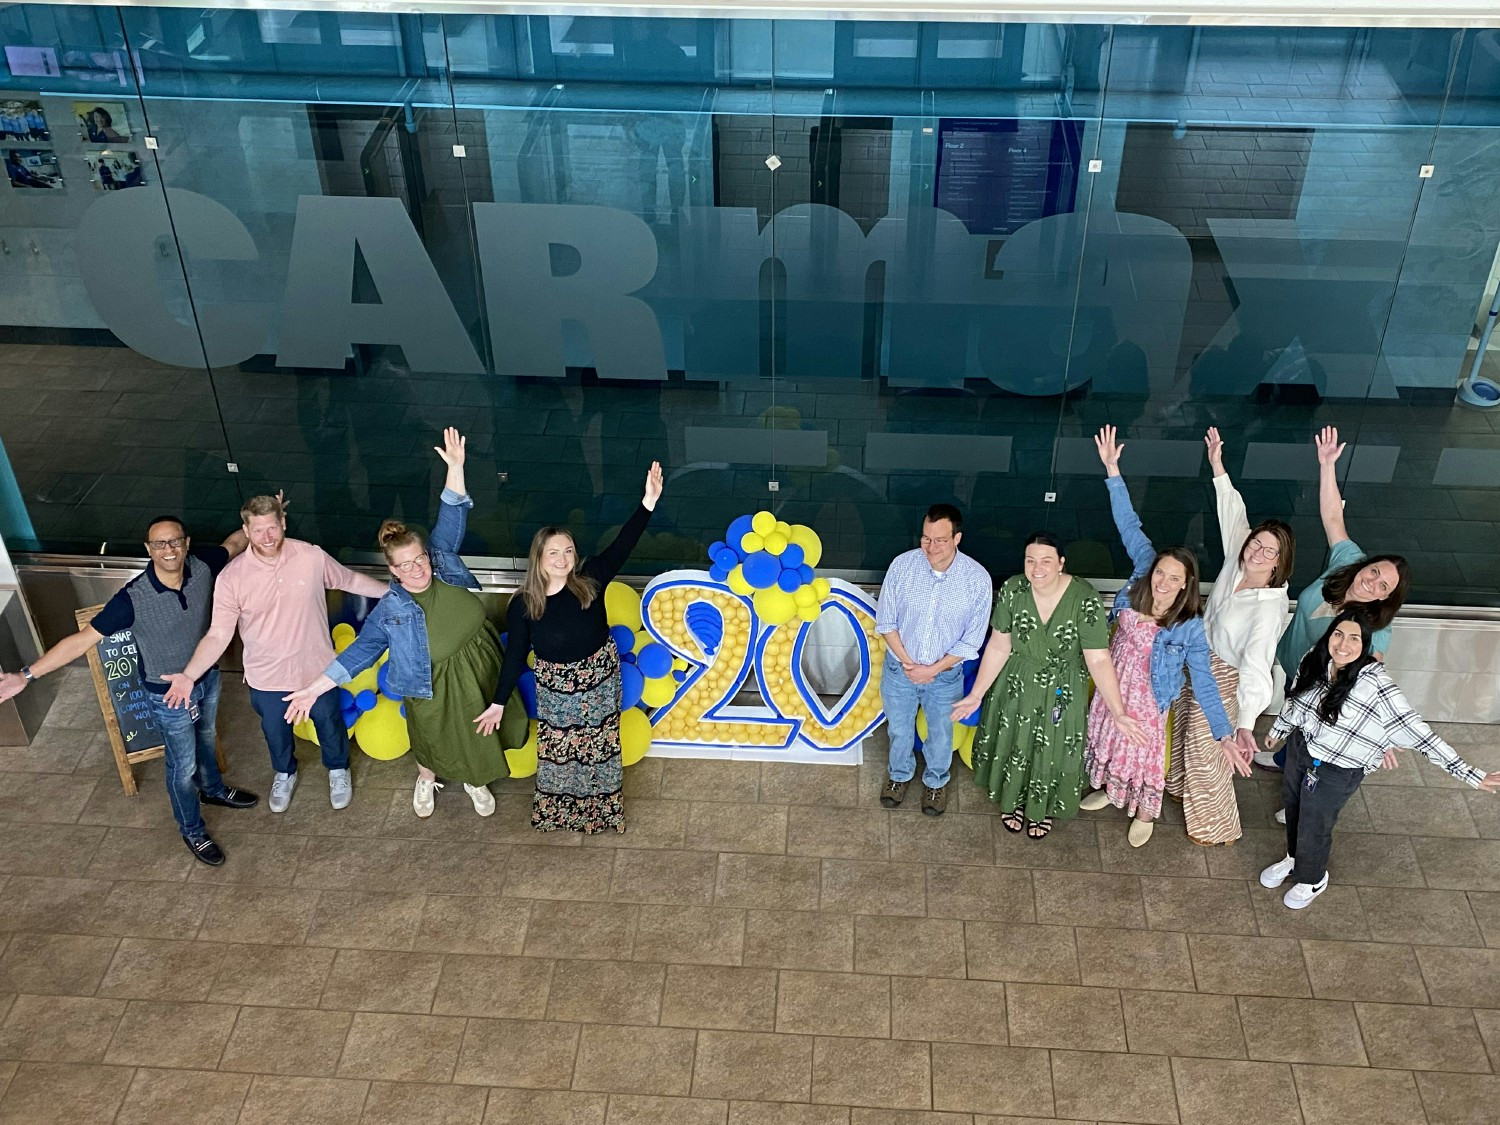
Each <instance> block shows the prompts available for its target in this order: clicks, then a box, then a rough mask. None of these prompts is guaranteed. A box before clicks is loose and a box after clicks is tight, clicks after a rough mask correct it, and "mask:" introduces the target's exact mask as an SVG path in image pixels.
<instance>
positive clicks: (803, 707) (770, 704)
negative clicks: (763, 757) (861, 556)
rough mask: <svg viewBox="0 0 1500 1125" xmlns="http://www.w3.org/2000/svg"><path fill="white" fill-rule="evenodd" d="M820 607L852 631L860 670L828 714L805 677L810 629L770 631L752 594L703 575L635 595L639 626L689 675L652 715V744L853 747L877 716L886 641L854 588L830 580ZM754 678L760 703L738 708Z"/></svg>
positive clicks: (674, 577) (660, 582) (668, 579)
mask: <svg viewBox="0 0 1500 1125" xmlns="http://www.w3.org/2000/svg"><path fill="white" fill-rule="evenodd" d="M822 605H823V607H824V610H825V612H827V611H832V612H833V615H834V616H835V617H839V618H843V619H844V620H845V621H846V622H847V623H848V625H849V626H850V630H851V631H852V633H853V635H854V647H855V654H856V657H857V663H858V672H857V673H856V675H855V679H854V683H853V684H852V685H851V686H850V688H849V689H848V690H846V691H845V692H844V693H843V696H842V698H841V699H840V700H839V701H838V702H837V703H836V704H835V705H834V706H833V707H831V708H830V707H828V706H826V705H825V704H824V703H823V701H822V699H821V698H820V697H819V695H818V693H817V692H815V691H814V690H813V689H812V687H811V686H810V685H809V684H808V682H807V679H806V676H805V674H804V671H803V655H804V650H805V649H806V647H807V646H808V644H809V643H810V640H811V636H812V633H813V631H814V628H815V623H813V622H808V621H803V620H800V619H793V620H791V621H788V622H786V623H784V624H779V625H774V626H773V625H768V624H766V623H765V622H763V621H762V620H761V619H760V617H759V616H758V615H757V614H756V612H755V609H754V603H753V600H752V598H751V597H748V596H744V595H741V594H737V593H735V592H734V591H733V590H732V589H730V588H729V586H728V585H727V584H724V583H720V582H715V581H714V580H713V579H712V578H711V577H710V576H709V575H708V574H706V573H704V572H701V571H673V572H671V573H668V574H663V575H661V576H660V577H658V578H656V579H655V580H654V581H653V582H652V583H651V584H650V585H649V586H647V587H646V591H645V593H644V594H643V595H642V598H641V615H642V619H643V622H644V625H645V628H646V630H647V631H648V632H649V633H650V634H651V635H652V636H653V637H655V638H656V639H657V640H658V641H660V642H661V643H662V644H664V645H666V646H667V647H668V648H669V649H671V651H672V653H673V655H674V656H679V657H681V658H683V659H685V660H686V661H687V662H688V664H689V668H688V671H687V673H686V676H685V679H684V682H683V684H682V687H681V688H680V689H679V690H678V692H677V694H676V696H675V697H674V698H673V699H672V700H671V702H669V703H667V704H666V705H664V706H662V707H659V708H657V710H656V711H655V712H654V714H653V715H652V718H651V722H652V726H653V729H654V736H653V737H654V740H655V741H656V742H659V743H669V744H670V743H677V744H680V745H687V746H695V747H709V746H724V747H730V746H738V747H750V748H758V749H763V750H767V751H771V750H781V751H789V750H794V749H796V748H798V747H803V748H807V749H812V750H816V751H820V752H827V751H841V750H848V749H850V748H851V747H854V746H857V745H858V744H859V743H860V742H861V741H862V740H863V739H864V738H865V737H866V736H867V735H869V734H870V732H871V731H873V730H874V729H875V728H876V727H877V726H879V725H880V723H881V722H882V721H883V720H884V718H885V716H884V714H883V712H882V710H881V704H880V680H879V672H878V669H879V668H880V666H881V661H882V660H883V658H884V654H885V642H884V641H883V640H882V639H881V637H880V635H879V634H878V633H876V632H875V606H874V604H873V603H872V602H871V601H870V599H869V597H868V596H867V595H866V594H865V593H864V592H863V591H862V590H860V589H859V588H858V587H857V586H853V585H850V584H849V583H847V582H834V583H832V584H831V589H830V590H829V593H828V596H827V597H826V598H824V599H823V601H822ZM752 671H753V672H754V674H755V679H756V683H757V686H758V687H759V689H760V692H759V694H760V697H761V698H760V700H754V701H750V702H744V703H740V702H736V697H737V696H738V695H739V694H740V692H741V690H742V689H743V688H744V687H745V684H746V681H747V679H748V678H749V676H750V674H751V672H752ZM778 756H780V755H778Z"/></svg>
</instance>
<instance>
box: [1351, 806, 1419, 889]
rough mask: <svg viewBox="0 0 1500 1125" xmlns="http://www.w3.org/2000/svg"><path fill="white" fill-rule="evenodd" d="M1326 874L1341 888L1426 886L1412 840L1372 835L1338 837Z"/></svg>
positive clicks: (1401, 837)
mask: <svg viewBox="0 0 1500 1125" xmlns="http://www.w3.org/2000/svg"><path fill="white" fill-rule="evenodd" d="M1402 792H1411V790H1410V789H1405V790H1402ZM1329 870H1330V871H1331V872H1332V873H1333V881H1334V882H1336V883H1338V884H1339V885H1340V886H1357V887H1421V886H1423V885H1425V882H1426V880H1424V879H1423V877H1422V866H1421V864H1420V863H1418V862H1417V852H1416V849H1415V848H1413V847H1412V843H1411V840H1409V839H1408V838H1407V837H1405V836H1387V835H1383V834H1380V833H1374V832H1339V833H1337V834H1336V835H1335V836H1334V847H1333V855H1332V856H1331V857H1330V859H1329Z"/></svg>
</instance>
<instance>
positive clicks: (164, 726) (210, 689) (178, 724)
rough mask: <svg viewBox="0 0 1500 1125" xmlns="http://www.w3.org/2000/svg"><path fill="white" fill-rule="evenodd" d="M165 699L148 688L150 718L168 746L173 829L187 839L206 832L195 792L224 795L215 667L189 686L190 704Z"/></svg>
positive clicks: (169, 793) (169, 792)
mask: <svg viewBox="0 0 1500 1125" xmlns="http://www.w3.org/2000/svg"><path fill="white" fill-rule="evenodd" d="M164 700H165V697H164V696H160V695H156V694H153V693H151V692H147V693H146V701H147V703H148V705H149V706H150V708H151V720H152V722H154V723H155V724H156V726H157V728H158V729H159V730H160V731H161V738H162V744H163V745H164V746H165V747H166V757H167V799H168V800H170V801H171V802H172V817H173V819H175V820H176V821H177V830H178V831H179V832H181V833H182V834H183V835H184V836H186V837H187V838H188V839H189V840H198V839H201V838H202V837H204V836H206V835H208V828H207V826H205V825H204V823H203V811H202V808H201V807H200V806H199V804H198V794H199V793H207V794H208V795H209V796H210V797H222V796H223V795H224V778H223V776H222V775H221V774H220V773H219V757H218V738H217V736H216V735H215V732H214V724H215V723H216V722H217V721H218V717H219V670H218V669H217V668H210V669H209V670H208V673H207V674H206V675H205V676H204V677H203V678H202V679H201V680H199V681H198V682H197V684H195V685H194V686H193V694H192V697H191V701H190V702H189V704H188V706H186V707H175V708H174V707H168V706H167V705H166V703H165V702H164Z"/></svg>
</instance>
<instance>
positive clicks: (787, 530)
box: [776, 520, 792, 539]
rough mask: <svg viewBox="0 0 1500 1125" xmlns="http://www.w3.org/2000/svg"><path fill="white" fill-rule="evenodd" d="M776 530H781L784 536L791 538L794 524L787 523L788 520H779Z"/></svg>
mask: <svg viewBox="0 0 1500 1125" xmlns="http://www.w3.org/2000/svg"><path fill="white" fill-rule="evenodd" d="M776 530H777V531H779V532H780V533H781V534H782V536H783V537H784V538H786V539H791V537H792V525H791V524H789V523H787V522H786V520H777V521H776Z"/></svg>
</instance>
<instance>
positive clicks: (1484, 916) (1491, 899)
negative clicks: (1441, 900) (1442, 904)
mask: <svg viewBox="0 0 1500 1125" xmlns="http://www.w3.org/2000/svg"><path fill="white" fill-rule="evenodd" d="M1466 897H1467V898H1468V900H1469V909H1470V910H1472V911H1473V912H1474V921H1476V922H1478V923H1479V932H1480V934H1482V935H1483V936H1484V944H1485V945H1487V946H1489V947H1490V948H1492V949H1500V892H1494V891H1491V892H1488V893H1486V892H1481V891H1470V892H1469V893H1468V895H1467V896H1466Z"/></svg>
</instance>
